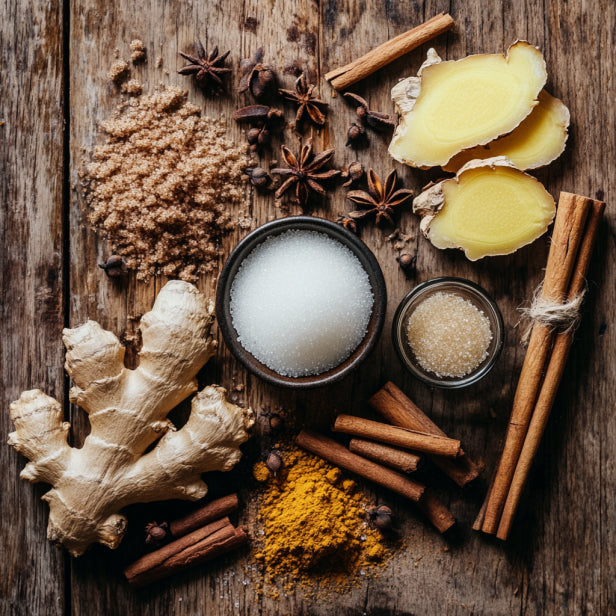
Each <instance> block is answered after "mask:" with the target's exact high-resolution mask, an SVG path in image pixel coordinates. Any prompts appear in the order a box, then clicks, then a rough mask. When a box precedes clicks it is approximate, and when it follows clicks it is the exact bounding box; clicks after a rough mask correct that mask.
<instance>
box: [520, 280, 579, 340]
mask: <svg viewBox="0 0 616 616" xmlns="http://www.w3.org/2000/svg"><path fill="white" fill-rule="evenodd" d="M542 291H543V283H541V284H539V285H538V286H537V288H536V289H535V293H534V295H533V301H532V303H531V305H530V307H529V308H521V309H520V312H521V313H522V317H523V319H525V320H528V321H529V323H528V325H527V326H526V329H525V330H524V333H523V334H522V344H523V345H524V346H527V345H528V342H529V340H530V335H531V332H532V331H533V327H534V325H535V323H541V324H542V325H545V326H547V327H549V328H551V329H552V330H553V331H556V330H557V331H559V332H563V333H568V332H573V331H575V330H576V329H577V328H578V326H579V324H580V318H581V308H582V302H583V301H584V295H585V294H586V289H585V288H584V290H582V291H581V292H580V293H578V294H577V295H575V296H574V297H572V298H571V299H565V300H564V301H562V302H559V301H556V300H553V299H550V298H547V297H544V296H543V293H542Z"/></svg>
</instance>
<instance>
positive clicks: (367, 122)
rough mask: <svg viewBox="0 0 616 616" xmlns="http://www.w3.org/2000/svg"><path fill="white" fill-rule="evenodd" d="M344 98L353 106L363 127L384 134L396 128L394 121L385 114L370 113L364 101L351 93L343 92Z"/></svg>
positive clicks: (378, 112)
mask: <svg viewBox="0 0 616 616" xmlns="http://www.w3.org/2000/svg"><path fill="white" fill-rule="evenodd" d="M343 96H344V98H346V100H347V101H349V102H350V103H351V104H352V105H355V113H356V114H357V117H358V118H359V119H360V121H361V123H362V124H363V125H364V126H368V127H369V128H371V129H372V130H374V131H376V132H378V133H385V132H387V131H389V130H393V129H394V128H395V127H396V122H395V121H394V119H393V118H392V117H391V116H389V115H387V114H386V113H381V112H380V111H372V110H371V109H370V108H369V107H368V103H367V101H366V99H364V98H362V97H361V96H359V95H358V94H354V93H353V92H345V93H344V94H343Z"/></svg>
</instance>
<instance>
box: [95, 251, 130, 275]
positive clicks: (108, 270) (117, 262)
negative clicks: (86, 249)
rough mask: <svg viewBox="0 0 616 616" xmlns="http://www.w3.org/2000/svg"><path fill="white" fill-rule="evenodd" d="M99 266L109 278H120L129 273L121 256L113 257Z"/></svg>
mask: <svg viewBox="0 0 616 616" xmlns="http://www.w3.org/2000/svg"><path fill="white" fill-rule="evenodd" d="M98 266H99V267H100V268H101V269H102V270H105V274H107V276H109V278H118V277H119V276H124V275H125V274H126V272H127V271H128V268H127V267H126V261H124V259H123V258H122V257H121V256H120V255H111V256H110V257H109V258H108V259H107V261H105V263H99V264H98Z"/></svg>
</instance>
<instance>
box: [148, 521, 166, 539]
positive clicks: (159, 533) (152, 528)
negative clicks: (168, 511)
mask: <svg viewBox="0 0 616 616" xmlns="http://www.w3.org/2000/svg"><path fill="white" fill-rule="evenodd" d="M168 533H169V524H167V522H161V523H160V524H158V522H149V523H148V524H146V526H145V534H146V537H145V542H146V543H160V542H161V541H163V540H164V539H166V538H167V535H168Z"/></svg>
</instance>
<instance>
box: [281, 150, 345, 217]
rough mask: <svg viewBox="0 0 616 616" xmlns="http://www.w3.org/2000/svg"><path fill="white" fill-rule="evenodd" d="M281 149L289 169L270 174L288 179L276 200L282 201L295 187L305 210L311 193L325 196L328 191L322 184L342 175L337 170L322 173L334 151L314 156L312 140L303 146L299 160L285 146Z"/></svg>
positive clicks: (296, 194) (326, 151)
mask: <svg viewBox="0 0 616 616" xmlns="http://www.w3.org/2000/svg"><path fill="white" fill-rule="evenodd" d="M281 149H282V157H283V158H284V161H285V163H287V165H288V167H289V168H288V169H272V170H271V171H270V173H272V174H274V175H280V176H282V177H286V178H287V179H286V180H285V181H284V182H283V183H282V185H281V186H280V188H279V189H278V190H277V191H276V193H275V196H276V199H280V197H282V195H283V194H284V193H286V192H287V191H288V190H290V189H291V188H293V186H295V196H296V198H297V202H298V203H299V205H300V206H301V208H302V210H303V209H305V208H306V206H307V204H308V197H309V196H310V191H312V192H314V193H316V194H318V195H321V196H325V194H326V191H325V188H324V187H323V186H322V185H321V183H322V182H324V181H326V180H329V179H331V178H333V177H335V176H337V175H339V174H340V171H338V170H337V169H330V170H329V171H322V168H323V167H324V166H325V165H327V163H329V161H330V160H331V159H332V157H333V156H334V150H325V151H324V152H321V153H320V154H316V155H313V154H312V140H311V139H309V140H308V141H307V142H306V144H305V145H303V146H302V149H301V150H300V153H299V156H298V157H297V158H296V157H295V156H294V155H293V153H292V152H291V150H289V148H287V147H286V146H284V145H283V146H282V148H281ZM320 170H321V171H320Z"/></svg>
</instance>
